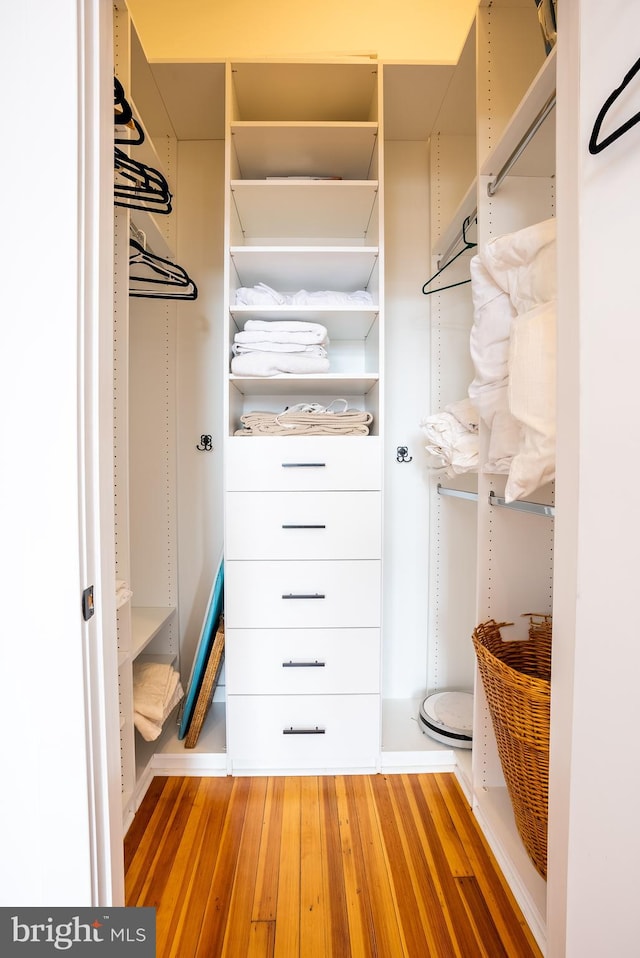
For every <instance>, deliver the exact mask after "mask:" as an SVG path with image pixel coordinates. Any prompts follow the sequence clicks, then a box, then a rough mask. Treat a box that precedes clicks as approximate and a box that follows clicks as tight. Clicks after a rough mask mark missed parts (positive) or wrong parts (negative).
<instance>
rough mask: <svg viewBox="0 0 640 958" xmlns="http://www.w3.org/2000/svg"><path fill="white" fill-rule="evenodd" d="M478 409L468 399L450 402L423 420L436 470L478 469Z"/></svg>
mask: <svg viewBox="0 0 640 958" xmlns="http://www.w3.org/2000/svg"><path fill="white" fill-rule="evenodd" d="M478 422H479V418H478V413H477V412H476V409H475V407H474V405H473V403H472V402H471V401H470V400H469V399H461V400H459V401H458V402H454V403H449V405H447V406H445V407H444V409H443V410H442V412H439V413H435V414H434V415H433V416H426V417H424V418H423V419H422V420H421V421H420V426H421V428H422V429H423V431H424V433H425V435H426V437H427V443H426V446H425V449H426V450H427V452H428V454H429V456H430V457H431V461H430V463H429V466H430V468H431V469H433V471H434V472H441V473H443V474H444V475H446V476H449V477H453V476H459V475H462V474H463V473H465V472H477V471H478V450H479V446H478Z"/></svg>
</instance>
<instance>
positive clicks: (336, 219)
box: [231, 179, 378, 242]
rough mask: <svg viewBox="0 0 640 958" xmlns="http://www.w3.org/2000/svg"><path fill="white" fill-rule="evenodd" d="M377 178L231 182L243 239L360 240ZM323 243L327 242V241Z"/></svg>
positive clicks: (368, 221) (374, 196)
mask: <svg viewBox="0 0 640 958" xmlns="http://www.w3.org/2000/svg"><path fill="white" fill-rule="evenodd" d="M377 193H378V182H377V180H293V179H291V180H279V181H273V180H232V182H231V195H232V197H233V200H234V202H235V205H236V210H237V212H238V218H239V220H240V227H241V229H242V232H243V234H244V236H251V237H266V236H269V237H288V236H305V237H310V238H311V237H314V238H315V237H327V236H332V237H336V238H341V239H343V238H344V239H346V238H358V239H360V240H361V241H364V238H365V237H366V235H367V232H368V230H369V224H370V223H371V220H372V216H373V208H374V204H375V201H376V196H377ZM325 242H326V240H325Z"/></svg>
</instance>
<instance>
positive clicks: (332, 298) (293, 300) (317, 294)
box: [235, 283, 373, 308]
mask: <svg viewBox="0 0 640 958" xmlns="http://www.w3.org/2000/svg"><path fill="white" fill-rule="evenodd" d="M235 300H236V305H238V306H333V307H336V306H361V307H364V308H366V307H367V306H372V305H373V297H372V295H371V293H369V292H367V290H364V289H357V290H356V291H355V292H353V293H342V292H339V291H337V290H332V289H321V290H317V291H314V292H308V291H307V290H306V289H300V290H298V292H297V293H279V292H278V291H277V290H275V289H272V288H271V286H267V284H266V283H257V284H256V285H255V286H241V287H240V288H239V289H237V290H236V296H235Z"/></svg>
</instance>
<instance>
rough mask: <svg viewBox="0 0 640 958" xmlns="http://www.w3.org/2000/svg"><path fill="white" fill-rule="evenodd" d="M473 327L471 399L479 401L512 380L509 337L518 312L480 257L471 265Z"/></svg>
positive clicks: (470, 343) (472, 261) (476, 257)
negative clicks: (509, 379) (510, 377)
mask: <svg viewBox="0 0 640 958" xmlns="http://www.w3.org/2000/svg"><path fill="white" fill-rule="evenodd" d="M469 268H470V271H471V295H472V299H473V326H472V327H471V335H470V339H469V348H470V351H471V359H472V360H473V365H474V369H475V378H474V380H473V382H472V383H471V385H470V386H469V396H470V398H471V399H475V398H476V396H478V395H479V394H480V393H482V392H483V391H484V390H486V389H491V388H493V387H494V386H502V385H506V382H507V380H508V378H509V335H510V333H511V321H512V319H513V317H514V316H515V310H514V309H513V306H512V305H511V301H510V299H509V296H508V295H507V293H506V292H505V291H504V290H502V289H500V287H499V286H498V285H497V284H496V282H495V280H494V279H493V278H492V277H491V276H490V274H489V273H488V272H487V270H486V268H485V267H484V265H483V263H482V261H481V259H480V257H479V256H474V257H473V259H472V260H471V263H470V266H469Z"/></svg>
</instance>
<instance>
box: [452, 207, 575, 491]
mask: <svg viewBox="0 0 640 958" xmlns="http://www.w3.org/2000/svg"><path fill="white" fill-rule="evenodd" d="M471 289H472V297H473V308H474V322H473V328H472V330H471V339H470V348H471V357H472V359H473V363H474V367H475V378H474V380H473V382H472V383H471V385H470V386H469V397H470V398H471V399H472V400H473V402H474V404H475V406H476V408H477V410H478V412H479V414H480V417H481V418H482V420H483V421H484V422H485V423H486V425H487V426H488V427H489V430H490V438H489V450H488V458H487V462H486V464H485V466H484V470H485V471H486V472H493V473H508V478H507V483H506V488H505V499H506V501H507V502H512V501H513V500H514V499H519V498H523V497H524V496H527V495H530V494H531V493H532V492H534V491H535V490H536V489H537V488H538V487H539V486H541V485H543V484H544V483H545V482H549V480H551V479H553V477H554V475H555V435H556V428H555V401H556V394H555V388H556V386H555V372H556V347H555V342H556V329H555V323H556V221H555V220H554V219H549V220H545V221H544V222H542V223H536V224H535V225H533V226H530V227H527V228H526V229H523V230H519V231H518V232H515V233H509V234H507V235H505V236H501V237H498V238H497V239H495V240H493V241H492V242H491V243H488V244H487V245H486V246H485V247H484V248H483V249H482V250H481V251H480V253H479V254H478V255H477V256H474V258H473V259H472V260H471Z"/></svg>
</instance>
